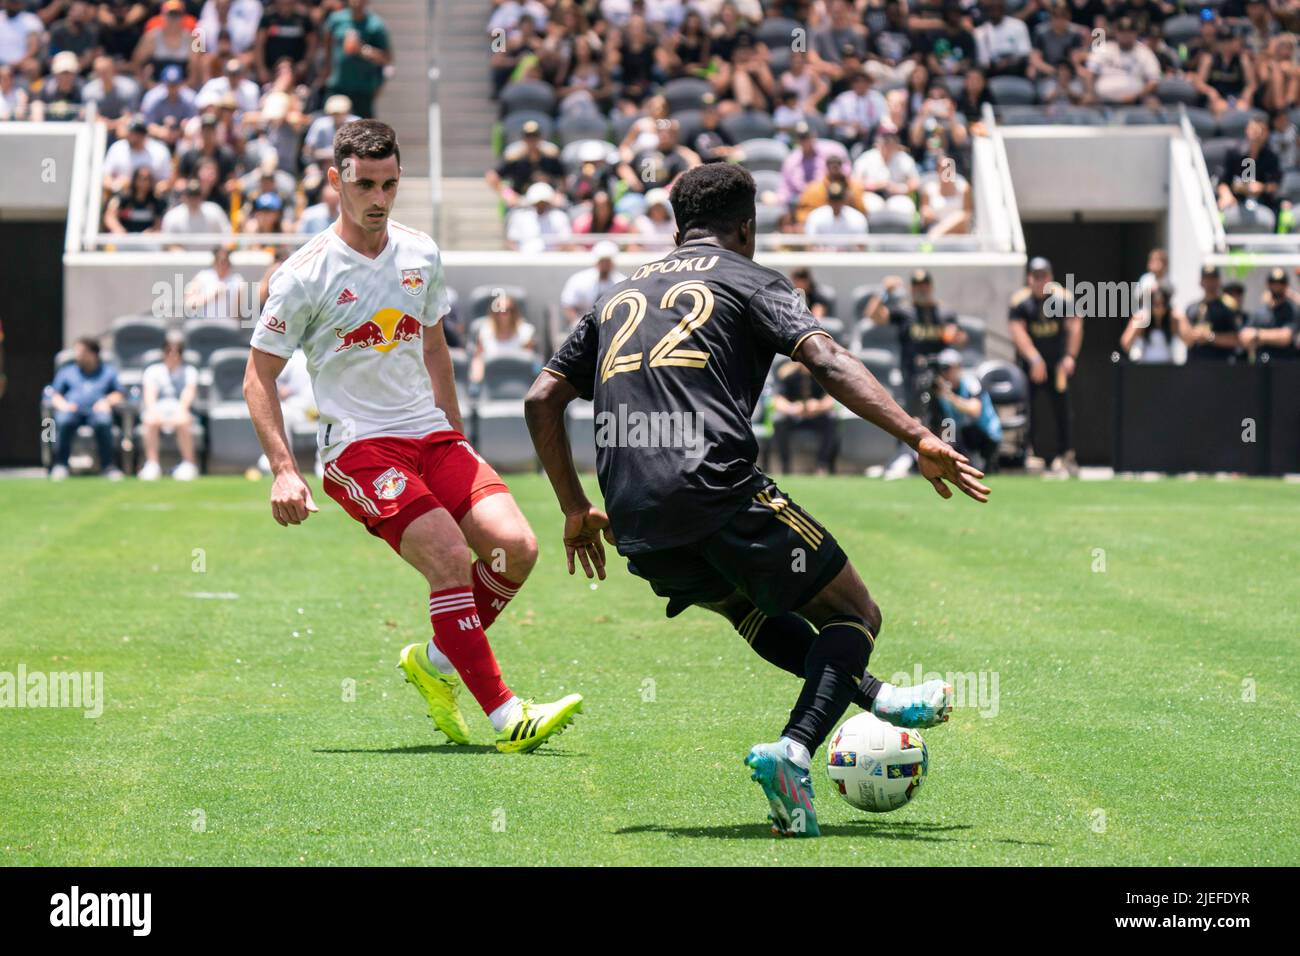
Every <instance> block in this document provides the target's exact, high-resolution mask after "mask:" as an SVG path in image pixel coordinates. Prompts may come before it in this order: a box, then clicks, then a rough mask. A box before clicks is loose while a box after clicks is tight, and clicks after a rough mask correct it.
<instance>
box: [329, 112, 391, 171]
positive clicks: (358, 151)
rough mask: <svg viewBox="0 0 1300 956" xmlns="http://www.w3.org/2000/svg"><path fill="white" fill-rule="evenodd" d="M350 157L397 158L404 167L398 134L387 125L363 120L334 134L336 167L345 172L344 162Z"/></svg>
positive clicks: (351, 123) (345, 125) (345, 124)
mask: <svg viewBox="0 0 1300 956" xmlns="http://www.w3.org/2000/svg"><path fill="white" fill-rule="evenodd" d="M349 156H357V157H360V158H361V159H387V158H388V157H389V156H396V157H397V165H398V166H401V165H402V151H401V150H400V149H399V148H398V146H397V134H396V133H395V132H393V128H392V127H391V126H389V125H388V124H387V123H381V122H380V121H379V120H373V119H362V120H353V121H352V122H350V123H344V124H343V125H342V126H340V127H339V129H338V132H337V133H335V134H334V167H335V168H336V169H338V170H339V171H340V172H342V171H343V162H344V160H346V159H347V158H348V157H349Z"/></svg>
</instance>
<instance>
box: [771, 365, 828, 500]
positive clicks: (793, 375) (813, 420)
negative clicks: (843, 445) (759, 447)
mask: <svg viewBox="0 0 1300 956" xmlns="http://www.w3.org/2000/svg"><path fill="white" fill-rule="evenodd" d="M772 412H773V415H772V438H773V440H774V441H775V442H776V450H777V454H778V455H779V456H780V458H781V471H782V473H783V474H787V475H788V474H790V470H791V468H790V460H791V454H790V439H791V438H792V437H793V435H794V433H795V432H797V431H808V432H812V433H813V434H814V435H815V436H817V465H816V473H817V474H819V475H829V474H833V473H834V471H835V460H836V458H838V457H839V452H840V432H839V422H838V421H837V420H836V418H835V399H833V398H831V397H830V396H829V395H827V394H826V389H824V388H822V386H821V384H820V383H819V382H818V381H817V380H816V379H815V378H813V377H812V373H810V372H809V371H808V369H807V367H806V366H805V365H803V363H801V362H796V361H795V360H793V359H791V360H790V361H789V362H786V363H785V364H784V365H782V366H781V367H780V368H779V369H777V370H776V392H775V394H774V395H773V396H772Z"/></svg>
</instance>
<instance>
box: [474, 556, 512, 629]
mask: <svg viewBox="0 0 1300 956" xmlns="http://www.w3.org/2000/svg"><path fill="white" fill-rule="evenodd" d="M472 577H473V579H474V604H475V605H476V606H477V607H478V616H479V620H480V621H482V622H483V630H485V631H486V630H487V629H488V628H489V627H491V626H492V622H493V621H495V620H496V619H497V615H498V614H500V613H501V612H502V611H504V610H505V609H506V605H507V604H509V603H510V599H511V598H512V597H514V596H515V595H516V594H518V593H519V588H520V587H521V586H522V585H518V584H515V582H513V581H511V580H509V579H508V578H504V577H502V576H501V575H500V574H498V573H497V572H496V571H493V570H492V569H491V568H489V567H488V566H487V565H486V564H484V563H483V561H482V559H480V560H478V561H475V562H474V573H473V575H472Z"/></svg>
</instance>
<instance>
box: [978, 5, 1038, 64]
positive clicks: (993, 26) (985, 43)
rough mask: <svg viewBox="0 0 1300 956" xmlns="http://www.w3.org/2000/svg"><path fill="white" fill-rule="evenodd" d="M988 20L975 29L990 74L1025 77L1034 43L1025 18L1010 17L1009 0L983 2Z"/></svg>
mask: <svg viewBox="0 0 1300 956" xmlns="http://www.w3.org/2000/svg"><path fill="white" fill-rule="evenodd" d="M983 10H984V16H985V19H984V22H983V23H981V24H980V25H979V26H978V27H976V28H975V52H976V56H977V57H978V59H979V65H980V69H981V70H983V71H984V73H985V74H986V75H987V76H1024V75H1025V71H1026V70H1027V69H1028V68H1029V54H1030V53H1032V52H1033V50H1034V45H1033V42H1032V41H1031V40H1030V38H1029V28H1028V27H1026V26H1025V21H1023V20H1019V19H1017V18H1016V17H1009V16H1007V5H1006V0H987V2H986V3H984V4H983Z"/></svg>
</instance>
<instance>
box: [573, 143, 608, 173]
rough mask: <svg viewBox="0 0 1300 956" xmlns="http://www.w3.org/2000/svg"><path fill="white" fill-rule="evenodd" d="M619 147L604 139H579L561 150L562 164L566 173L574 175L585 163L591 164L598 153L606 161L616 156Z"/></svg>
mask: <svg viewBox="0 0 1300 956" xmlns="http://www.w3.org/2000/svg"><path fill="white" fill-rule="evenodd" d="M617 152H618V147H617V146H615V145H614V144H613V143H611V142H609V141H608V140H604V139H577V140H574V141H573V142H570V143H566V144H565V146H564V148H563V149H562V150H560V163H561V164H562V165H563V166H564V171H565V172H566V173H569V174H570V175H572V174H573V173H576V172H577V171H578V169H579V168H580V167H581V166H582V164H583V163H584V162H590V161H592V160H594V159H595V156H596V154H597V153H599V154H601V156H602V158H603V159H604V160H608V158H609V157H610V156H612V155H616V154H617Z"/></svg>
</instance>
